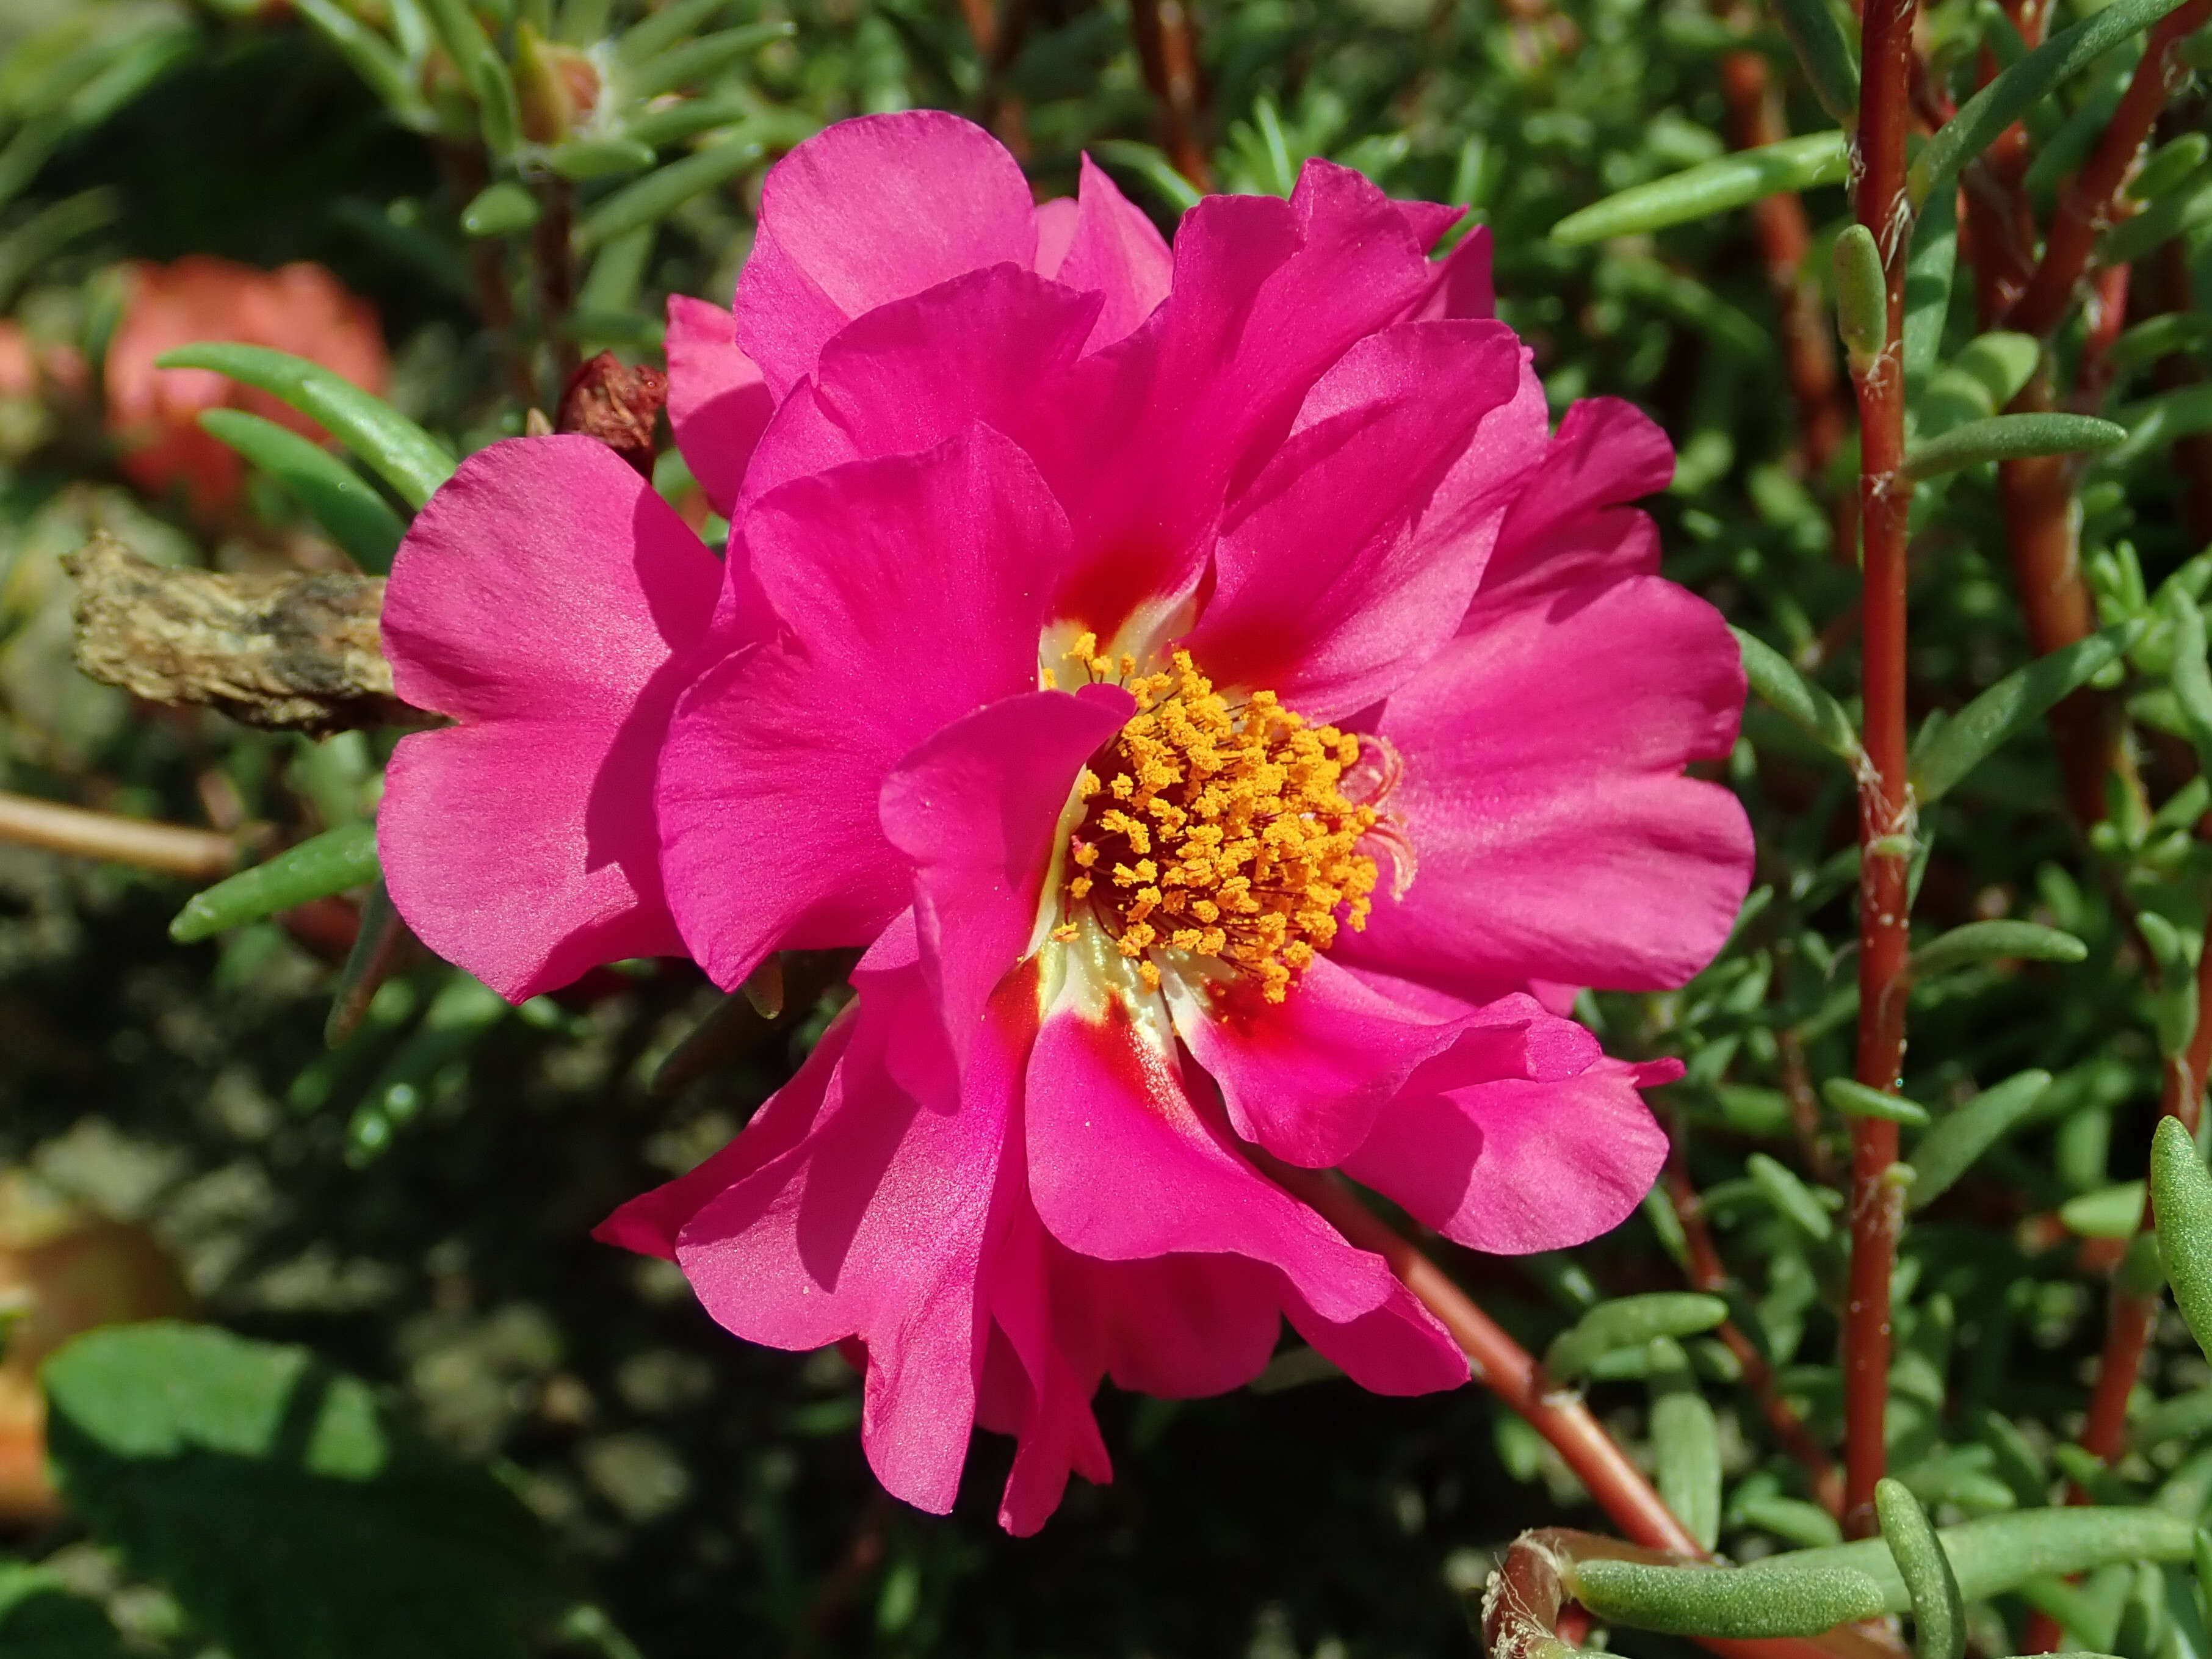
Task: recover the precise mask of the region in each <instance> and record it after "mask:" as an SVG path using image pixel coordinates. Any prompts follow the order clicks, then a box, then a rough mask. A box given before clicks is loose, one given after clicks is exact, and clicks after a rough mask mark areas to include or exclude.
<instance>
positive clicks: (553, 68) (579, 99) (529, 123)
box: [514, 23, 599, 144]
mask: <svg viewBox="0 0 2212 1659" xmlns="http://www.w3.org/2000/svg"><path fill="white" fill-rule="evenodd" d="M514 84H515V91H516V93H517V94H518V95H519V98H520V103H521V106H522V136H523V137H526V138H527V139H529V140H530V141H531V142H532V143H536V144H557V143H560V142H561V140H562V139H563V138H566V137H568V135H569V134H570V133H572V132H574V131H576V129H577V128H578V127H579V126H580V125H583V123H585V122H586V121H587V120H589V119H590V118H591V114H592V109H593V108H594V107H596V106H597V105H598V103H599V70H598V69H597V68H596V67H595V66H594V65H593V64H592V60H591V59H590V58H588V57H586V55H585V54H584V53H582V52H579V51H577V50H576V49H575V48H574V46H562V45H560V44H558V43H557V42H556V41H551V40H544V39H543V38H542V37H541V36H540V35H539V34H538V31H537V30H535V29H533V28H532V27H530V25H529V24H527V23H524V24H521V25H520V26H518V27H517V28H516V29H515V31H514Z"/></svg>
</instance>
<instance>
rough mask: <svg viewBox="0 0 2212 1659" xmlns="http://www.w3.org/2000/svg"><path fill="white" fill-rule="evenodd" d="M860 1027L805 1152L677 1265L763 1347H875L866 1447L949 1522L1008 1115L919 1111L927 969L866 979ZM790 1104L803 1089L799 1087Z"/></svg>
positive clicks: (698, 1219)
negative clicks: (917, 1056)
mask: <svg viewBox="0 0 2212 1659" xmlns="http://www.w3.org/2000/svg"><path fill="white" fill-rule="evenodd" d="M858 982H859V984H860V1005H861V1006H860V1014H859V1017H858V1018H857V1019H856V1020H855V1022H854V1032H853V1036H852V1039H851V1041H850V1042H849V1044H848V1047H847V1048H846V1049H845V1051H844V1052H843V1054H841V1055H838V1056H836V1060H835V1064H834V1069H833V1070H832V1071H831V1073H830V1075H829V1079H828V1082H827V1085H826V1086H824V1087H823V1093H822V1099H821V1103H820V1106H819V1108H818V1110H817V1113H816V1115H814V1117H813V1120H812V1121H811V1124H810V1125H809V1126H808V1128H807V1131H806V1133H805V1138H804V1139H801V1140H800V1141H799V1143H798V1144H797V1145H796V1146H793V1147H792V1148H791V1150H789V1151H787V1152H784V1153H782V1154H781V1156H779V1157H777V1158H773V1159H771V1160H770V1161H769V1162H768V1163H766V1164H763V1165H762V1166H761V1167H760V1168H759V1169H758V1170H755V1171H753V1172H752V1173H751V1174H750V1175H748V1176H744V1178H743V1179H741V1180H739V1181H738V1182H736V1183H735V1184H734V1185H732V1186H731V1187H730V1188H727V1189H726V1190H725V1191H724V1192H723V1193H722V1194H720V1196H718V1197H716V1198H715V1199H714V1200H711V1201H710V1202H708V1204H706V1205H705V1206H702V1208H701V1209H700V1210H699V1211H698V1212H697V1213H696V1214H695V1215H694V1216H693V1217H692V1218H691V1219H690V1222H689V1223H688V1224H686V1225H685V1226H684V1230H683V1232H682V1234H681V1235H680V1236H679V1237H678V1244H677V1259H678V1261H680V1262H681V1263H682V1264H683V1267H684V1273H685V1274H686V1276H687V1277H689V1278H690V1280H691V1284H692V1287H693V1288H694V1289H695V1290H696V1291H697V1292H698V1295H699V1299H700V1301H701V1302H702V1304H704V1305H705V1306H706V1309H707V1310H708V1313H710V1314H712V1315H713V1316H714V1318H715V1319H716V1320H717V1321H718V1322H720V1324H721V1325H722V1326H723V1327H724V1328H726V1329H728V1330H729V1331H731V1332H732V1333H733V1334H736V1335H738V1336H740V1337H743V1338H744V1339H745V1340H749V1341H754V1342H761V1343H765V1344H767V1345H769V1346H773V1347H780V1348H788V1349H795V1350H803V1349H811V1348H819V1347H823V1346H827V1345H828V1344H829V1343H831V1342H836V1341H839V1340H843V1339H845V1338H847V1337H849V1336H857V1337H859V1338H860V1340H862V1341H863V1342H865V1343H866V1347H867V1367H868V1370H867V1383H866V1389H865V1391H864V1395H863V1404H862V1415H861V1439H862V1442H863V1443H864V1445H865V1446H866V1449H867V1453H868V1461H869V1462H870V1463H871V1464H872V1466H873V1468H875V1471H876V1474H877V1477H878V1479H879V1480H882V1482H883V1483H884V1486H885V1488H886V1489H887V1490H889V1491H890V1492H891V1493H892V1494H893V1495H895V1496H896V1497H899V1498H904V1499H905V1500H906V1501H907V1502H908V1503H910V1504H915V1506H916V1507H918V1508H921V1509H924V1510H929V1511H931V1512H933V1513H934V1514H939V1515H941V1514H944V1513H945V1511H946V1510H950V1509H951V1506H952V1499H953V1497H954V1495H955V1493H956V1492H957V1490H958V1487H959V1480H960V1468H961V1465H962V1463H963V1462H964V1460H965V1458H966V1455H967V1449H968V1437H969V1427H970V1425H971V1424H972V1422H973V1419H974V1414H975V1376H976V1372H977V1370H978V1368H979V1366H980V1365H981V1361H982V1357H983V1343H984V1339H985V1337H986V1335H987V1332H988V1326H987V1322H986V1321H985V1316H984V1311H983V1310H982V1308H981V1305H980V1304H979V1301H978V1297H977V1291H976V1285H977V1279H978V1276H979V1274H980V1273H981V1270H982V1262H983V1260H984V1255H985V1250H986V1239H987V1229H988V1224H989V1220H990V1216H991V1212H992V1206H993V1204H994V1195H995V1194H997V1192H998V1190H999V1188H1000V1185H1001V1173H1000V1163H1001V1159H1002V1157H1003V1155H1004V1151H1005V1147H1006V1130H1007V1122H1006V1103H1005V1101H1004V1099H1003V1098H1001V1099H1000V1101H998V1102H997V1103H995V1106H994V1103H992V1102H989V1101H987V1100H986V1099H983V1098H980V1097H977V1096H976V1095H975V1094H974V1093H973V1092H971V1094H970V1096H969V1097H967V1098H963V1099H961V1100H960V1102H959V1105H958V1109H951V1110H948V1109H945V1101H944V1100H943V1099H941V1098H932V1099H918V1098H916V1097H915V1095H913V1094H912V1093H910V1092H909V1091H908V1088H907V1087H906V1086H905V1085H904V1083H903V1081H902V1079H901V1077H900V1076H899V1074H898V1072H897V1070H896V1066H895V1064H894V1062H895V1060H896V1058H897V1056H898V1054H899V1051H901V1050H902V1049H907V1048H915V1047H927V1046H932V1045H934V1046H937V1047H939V1048H941V1047H942V1043H943V1037H942V1036H941V1033H940V1030H939V1025H938V1020H937V1012H936V1008H935V1006H934V1000H933V998H932V997H931V996H930V994H929V991H928V987H927V985H926V984H925V983H924V982H923V980H922V977H921V973H920V972H919V971H918V969H914V968H906V969H895V970H891V971H888V972H884V973H880V974H876V975H864V976H860V978H859V981H858ZM797 1086H798V1085H796V1084H794V1085H793V1087H797Z"/></svg>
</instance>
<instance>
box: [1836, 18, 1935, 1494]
mask: <svg viewBox="0 0 2212 1659" xmlns="http://www.w3.org/2000/svg"><path fill="white" fill-rule="evenodd" d="M1918 10H1919V7H1918V4H1917V0H1869V4H1868V6H1867V8H1866V11H1865V15H1864V16H1863V18H1862V20H1861V27H1860V35H1859V42H1860V46H1859V62H1860V65H1861V69H1860V74H1861V77H1862V79H1861V85H1860V93H1859V125H1858V133H1857V139H1856V141H1855V142H1856V144H1857V155H1856V158H1855V160H1856V161H1857V177H1858V187H1857V192H1856V199H1855V203H1854V205H1855V207H1856V209H1857V217H1858V222H1860V223H1861V224H1863V225H1864V226H1865V227H1866V228H1868V229H1869V231H1871V232H1872V233H1873V234H1874V238H1875V246H1877V247H1878V248H1880V250H1881V259H1882V270H1883V273H1884V276H1886V278H1887V290H1888V293H1887V298H1888V328H1887V339H1886V343H1885V344H1884V345H1883V347H1882V349H1881V351H1880V352H1879V353H1877V354H1876V355H1875V357H1874V358H1873V360H1872V361H1871V362H1867V363H1865V364H1863V365H1861V364H1857V363H1855V364H1854V365H1853V366H1852V378H1853V380H1854V381H1855V382H1856V383H1857V392H1858V404H1859V523H1860V532H1861V538H1862V543H1863V548H1864V550H1865V551H1864V556H1865V574H1864V581H1863V594H1864V604H1865V615H1864V621H1863V624H1862V627H1861V629H1860V637H1861V641H1862V644H1861V653H1860V655H1861V662H1862V686H1863V691H1864V696H1865V708H1866V714H1865V730H1864V732H1863V738H1862V741H1863V744H1864V746H1865V750H1866V758H1865V761H1864V763H1863V766H1862V768H1861V775H1860V777H1859V1022H1858V1062H1857V1076H1858V1080H1859V1081H1860V1082H1861V1083H1863V1084H1865V1085H1868V1086H1869V1088H1875V1089H1883V1090H1889V1089H1894V1088H1895V1087H1896V1086H1897V1079H1898V1073H1899V1069H1900V1068H1901V1067H1902V1066H1903V1064H1904V1060H1905V957H1906V954H1907V951H1908V950H1909V947H1910V943H1911V935H1910V931H1909V917H1908V909H1909V902H1908V892H1907V872H1908V869H1909V865H1910V859H1911V835H1912V822H1913V814H1912V799H1911V786H1910V784H1909V783H1908V781H1907V779H1906V772H1905V541H1906V535H1907V529H1908V526H1907V510H1908V508H1909V507H1910V505H1911V483H1910V482H1909V481H1908V480H1907V479H1906V477H1905V471H1904V463H1905V360H1904V350H1903V343H1904V333H1905V255H1906V251H1907V249H1908V247H1909V246H1910V245H1911V223H1912V214H1911V201H1910V198H1909V197H1907V196H1906V194H1905V131H1906V129H1907V126H1908V125H1909V124H1910V121H1911V103H1912V64H1913V52H1912V25H1913V21H1914V19H1915V17H1916V15H1917V13H1918ZM1896 1162H1897V1125H1896V1124H1894V1123H1891V1122H1887V1121H1884V1120H1882V1119H1880V1118H1857V1119H1854V1120H1853V1121H1852V1124H1851V1189H1850V1222H1851V1260H1850V1276H1849V1282H1848V1288H1847V1291H1846V1293H1845V1306H1844V1340H1843V1348H1844V1529H1845V1530H1846V1531H1847V1532H1849V1533H1850V1534H1852V1535H1854V1536H1857V1537H1864V1536H1867V1535H1869V1534H1871V1533H1872V1532H1873V1531H1874V1530H1875V1521H1874V1489H1875V1482H1876V1481H1878V1480H1881V1476H1882V1474H1883V1472H1884V1470H1885V1468H1886V1467H1887V1465H1886V1453H1885V1450H1884V1444H1883V1431H1884V1427H1885V1424H1886V1422H1887V1414H1888V1405H1889V1351H1890V1316H1889V1280H1890V1273H1891V1271H1892V1268H1893V1265H1894V1263H1895V1261H1896V1255H1897V1237H1898V1233H1899V1229H1900V1228H1901V1226H1902V1225H1903V1221H1904V1199H1903V1191H1902V1189H1901V1188H1899V1186H1898V1184H1897V1183H1896V1182H1893V1181H1892V1180H1890V1179H1889V1170H1890V1166H1891V1165H1892V1164H1894V1163H1896Z"/></svg>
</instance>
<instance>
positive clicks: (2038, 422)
mask: <svg viewBox="0 0 2212 1659" xmlns="http://www.w3.org/2000/svg"><path fill="white" fill-rule="evenodd" d="M2127 435H2128V429H2127V428H2125V427H2124V426H2118V425H2115V424H2114V423H2113V422H2111V421H2100V420H2099V419H2098V418H2097V417H2096V416H2093V415H2061V414H2050V413H2045V414H2039V415H1992V416H1989V417H1988V418H1987V419H1986V420H1979V421H1968V422H1966V424H1965V425H1963V426H1954V427H1953V428H1951V429H1950V430H1949V431H1948V432H1946V433H1944V434H1943V435H1942V436H1941V437H1936V438H1930V439H1929V440H1927V441H1925V442H1923V443H1918V444H1915V445H1914V446H1913V447H1911V449H1910V450H1908V451H1906V452H1905V475H1906V476H1907V477H1913V478H1932V477H1937V476H1938V475H1940V474H1942V473H1945V472H1956V471H1959V470H1960V468H1961V467H1967V466H1979V465H1982V464H1983V463H1984V462H1985V461H2017V460H2021V459H2026V458H2027V457H2028V456H2032V455H2083V454H2096V453H2100V451H2103V450H2107V449H2112V448H2115V447H2118V445H2120V444H2121V443H2123V442H2124V441H2126V439H2127Z"/></svg>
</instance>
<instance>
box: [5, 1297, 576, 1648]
mask: <svg viewBox="0 0 2212 1659" xmlns="http://www.w3.org/2000/svg"><path fill="white" fill-rule="evenodd" d="M41 1380H42V1381H43V1383H44V1384H45V1387H46V1397H47V1401H48V1413H49V1415H48V1426H47V1436H48V1443H49V1449H50V1451H51V1453H52V1458H53V1462H54V1468H55V1472H56V1474H57V1476H58V1479H59V1481H60V1484H61V1486H62V1489H63V1492H64V1494H65V1495H66V1496H67V1498H69V1501H70V1507H71V1508H72V1509H74V1510H76V1512H77V1513H78V1514H79V1515H80V1516H82V1517H83V1518H84V1519H85V1521H86V1522H88V1524H89V1525H90V1526H91V1528H93V1530H94V1533H95V1534H97V1535H98V1536H99V1537H100V1540H101V1541H102V1542H103V1543H105V1544H106V1545H108V1546H109V1547H112V1548H113V1549H114V1550H116V1551H117V1552H118V1553H119V1554H120V1555H121V1556H122V1558H123V1560H124V1562H125V1565H126V1566H127V1567H128V1568H129V1569H130V1570H131V1571H132V1572H134V1573H137V1574H138V1575H139V1576H141V1577H145V1578H148V1579H150V1580H153V1581H154V1582H155V1583H160V1584H161V1585H162V1586H163V1587H164V1588H165V1589H167V1590H168V1591H169V1593H170V1594H171V1595H173V1596H175V1597H176V1599H177V1601H178V1602H179V1605H180V1606H181V1607H184V1609H185V1611H186V1613H188V1614H189V1615H190V1616H191V1619H192V1620H193V1622H194V1624H195V1625H196V1626H198V1627H199V1628H200V1629H201V1630H202V1631H203V1632H204V1633H205V1634H206V1636H207V1637H208V1638H210V1639H211V1640H213V1641H214V1642H216V1643H218V1644H221V1645H222V1647H223V1648H224V1649H225V1650H228V1653H229V1654H230V1655H231V1656H232V1659H506V1656H513V1659H522V1656H525V1655H527V1654H531V1653H533V1652H534V1651H536V1650H535V1647H534V1644H533V1643H532V1633H533V1627H534V1626H536V1624H537V1623H538V1620H539V1618H540V1617H541V1616H542V1615H543V1614H544V1613H550V1612H551V1611H553V1610H555V1607H556V1603H554V1602H553V1601H551V1599H550V1598H551V1597H552V1595H554V1594H555V1584H554V1581H553V1578H552V1575H551V1569H550V1561H549V1559H548V1556H547V1553H546V1551H545V1548H544V1541H543V1538H542V1536H541V1534H540V1533H539V1531H538V1528H537V1525H536V1523H535V1522H533V1521H532V1519H531V1518H530V1516H528V1515H527V1513H526V1511H524V1510H522V1508H521V1506H520V1504H518V1503H517V1502H516V1501H515V1500H514V1499H513V1498H512V1497H511V1496H510V1495H509V1494H508V1493H507V1492H506V1491H505V1489H504V1488H502V1487H501V1486H499V1485H498V1484H497V1483H495V1482H494V1481H492V1480H489V1478H487V1477H485V1476H483V1475H482V1474H477V1473H475V1472H472V1471H464V1470H461V1469H458V1468H450V1467H447V1466H446V1465H445V1464H443V1463H441V1462H439V1461H438V1460H436V1459H435V1458H434V1457H433V1456H432V1455H430V1454H429V1453H428V1451H427V1450H424V1449H422V1448H419V1447H417V1446H416V1445H415V1444H414V1443H411V1442H410V1441H408V1440H407V1439H405V1438H404V1437H401V1436H399V1435H398V1434H397V1433H395V1432H394V1431H393V1430H392V1427H391V1425H388V1424H387V1423H386V1421H385V1420H384V1418H383V1416H382V1414H381V1413H380V1411H379V1409H378V1407H377V1403H376V1399H375V1396H374V1394H373V1393H372V1392H371V1390H370V1389H369V1388H368V1385H367V1384H366V1383H362V1382H361V1381H360V1380H359V1379H358V1378H356V1377H352V1376H344V1375H342V1374H338V1373H335V1372H332V1371H331V1370H326V1369H325V1368H324V1367H323V1366H322V1365H321V1364H319V1363H318V1362H317V1361H316V1359H315V1358H313V1356H312V1355H310V1354H309V1353H308V1352H307V1351H306V1350H305V1349H303V1348H292V1347H280V1346H276V1345H274V1344H270V1343H264V1342H252V1341H248V1340H246V1339H244V1338H242V1337H238V1336H234V1335H231V1334H229V1333H228V1332H225V1331H220V1330H215V1329H212V1328H207V1327H204V1326H191V1325H179V1324H173V1323H167V1322H157V1323H152V1324H143V1325H125V1326H111V1327H109V1328H106V1329H103V1330H98V1331H94V1332H92V1333H90V1334H88V1335H85V1336H82V1337H79V1338H78V1339H77V1340H75V1341H74V1342H71V1343H70V1344H69V1345H68V1346H65V1347H64V1348H63V1349H62V1350H61V1351H60V1352H58V1353H57V1354H55V1355H54V1356H53V1358H51V1359H49V1360H48V1361H47V1362H46V1367H45V1369H44V1370H43V1372H42V1373H41Z"/></svg>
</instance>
